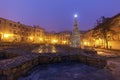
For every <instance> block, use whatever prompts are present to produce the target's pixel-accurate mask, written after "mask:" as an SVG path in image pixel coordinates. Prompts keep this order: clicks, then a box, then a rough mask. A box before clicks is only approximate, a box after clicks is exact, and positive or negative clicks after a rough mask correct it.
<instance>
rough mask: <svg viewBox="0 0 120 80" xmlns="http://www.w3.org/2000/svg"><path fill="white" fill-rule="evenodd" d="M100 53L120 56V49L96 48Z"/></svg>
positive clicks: (107, 55) (108, 55)
mask: <svg viewBox="0 0 120 80" xmlns="http://www.w3.org/2000/svg"><path fill="white" fill-rule="evenodd" d="M95 50H96V51H97V53H98V55H101V56H106V57H108V58H109V57H120V51H119V50H106V49H95Z"/></svg>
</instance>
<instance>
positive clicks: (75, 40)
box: [70, 14, 80, 48]
mask: <svg viewBox="0 0 120 80" xmlns="http://www.w3.org/2000/svg"><path fill="white" fill-rule="evenodd" d="M74 18H75V19H74V28H73V31H72V36H71V44H70V47H74V48H80V32H79V29H78V20H77V14H75V15H74Z"/></svg>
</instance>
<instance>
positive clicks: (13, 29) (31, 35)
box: [0, 18, 44, 43]
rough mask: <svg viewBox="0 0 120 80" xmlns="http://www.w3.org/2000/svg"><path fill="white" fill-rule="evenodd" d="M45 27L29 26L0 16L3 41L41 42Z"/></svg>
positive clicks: (0, 35) (1, 38)
mask: <svg viewBox="0 0 120 80" xmlns="http://www.w3.org/2000/svg"><path fill="white" fill-rule="evenodd" d="M43 37H44V29H43V28H40V27H39V26H34V27H32V26H28V25H24V24H21V23H20V22H14V21H11V20H7V19H4V18H0V41H2V42H28V43H29V42H32V43H41V42H42V41H43Z"/></svg>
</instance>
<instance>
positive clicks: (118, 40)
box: [84, 14, 120, 49]
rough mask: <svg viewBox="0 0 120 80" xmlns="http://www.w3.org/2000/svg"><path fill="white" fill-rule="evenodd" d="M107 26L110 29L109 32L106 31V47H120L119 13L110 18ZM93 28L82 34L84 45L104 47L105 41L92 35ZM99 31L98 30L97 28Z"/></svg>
mask: <svg viewBox="0 0 120 80" xmlns="http://www.w3.org/2000/svg"><path fill="white" fill-rule="evenodd" d="M109 28H110V30H111V31H112V32H111V33H107V40H108V48H109V49H120V45H119V44H120V14H117V15H115V16H114V17H112V18H110V22H109ZM93 31H94V29H91V30H89V31H88V32H87V33H85V34H84V45H86V46H92V47H99V48H105V47H106V43H105V40H104V39H102V38H99V37H98V38H97V39H96V38H94V37H93V36H92V34H93V33H92V32H93ZM98 31H99V30H98Z"/></svg>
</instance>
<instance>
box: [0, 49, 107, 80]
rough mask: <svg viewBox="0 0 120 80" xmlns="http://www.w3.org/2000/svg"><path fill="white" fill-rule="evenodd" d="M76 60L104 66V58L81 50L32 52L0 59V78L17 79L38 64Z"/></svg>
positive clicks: (3, 79)
mask: <svg viewBox="0 0 120 80" xmlns="http://www.w3.org/2000/svg"><path fill="white" fill-rule="evenodd" d="M67 61H78V62H82V63H84V64H87V65H90V66H95V67H98V68H104V67H105V65H106V64H107V62H106V59H105V58H103V57H100V56H97V55H88V54H86V53H84V54H83V52H79V51H74V53H73V52H71V53H55V54H52V53H44V54H36V53H32V54H29V55H25V56H18V57H15V58H13V59H7V60H2V61H0V80H17V79H18V77H20V76H22V75H24V74H26V72H27V71H29V70H30V69H32V68H33V67H35V66H36V65H38V64H49V63H57V62H67Z"/></svg>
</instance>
